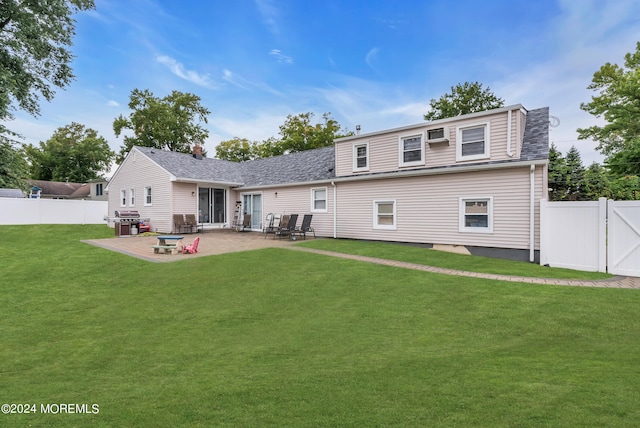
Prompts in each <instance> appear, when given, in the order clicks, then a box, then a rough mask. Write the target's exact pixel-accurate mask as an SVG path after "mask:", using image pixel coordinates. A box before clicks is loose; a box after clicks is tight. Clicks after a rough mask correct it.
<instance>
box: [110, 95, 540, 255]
mask: <svg viewBox="0 0 640 428" xmlns="http://www.w3.org/2000/svg"><path fill="white" fill-rule="evenodd" d="M548 125H549V109H548V108H546V107H545V108H540V109H536V110H526V109H525V108H524V107H523V106H522V105H520V104H516V105H511V106H508V107H504V108H499V109H494V110H489V111H484V112H479V113H472V114H467V115H461V116H457V117H453V118H447V119H440V120H436V121H432V122H423V123H420V124H416V125H411V126H405V127H401V128H394V129H388V130H382V131H377V132H371V133H366V134H359V135H354V136H350V137H345V138H340V139H337V140H336V141H335V142H334V145H333V146H332V147H326V148H321V149H315V150H309V151H306V152H300V153H292V154H288V155H283V156H276V157H272V158H266V159H258V160H254V161H247V162H242V163H233V162H227V161H222V160H219V159H207V158H203V157H202V156H201V154H200V152H199V150H200V148H198V147H196V150H195V152H194V154H193V155H190V154H182V153H175V152H167V151H163V150H158V149H153V148H148V147H134V148H133V149H132V150H131V151H130V152H129V154H128V155H127V157H126V158H125V160H124V161H123V162H122V164H121V165H120V166H119V167H118V169H117V171H116V172H115V174H114V175H113V177H112V179H111V181H110V182H109V185H108V190H109V192H108V193H109V194H108V200H109V213H110V214H113V213H114V211H115V210H121V209H123V208H127V209H137V210H139V211H140V213H141V215H142V216H143V217H149V218H151V223H152V228H153V230H156V231H161V232H170V231H172V229H173V227H172V220H171V219H172V214H174V213H189V214H197V215H198V218H199V220H200V222H202V223H203V224H204V225H205V227H223V226H227V225H229V224H230V223H231V222H232V220H233V215H234V209H235V207H236V204H237V205H239V206H240V207H241V210H242V213H248V214H251V229H252V230H261V229H262V226H263V222H264V219H265V217H266V215H267V214H268V213H276V214H285V213H299V214H304V213H311V214H313V227H314V229H315V231H316V234H317V235H319V236H326V237H334V238H353V239H368V240H381V241H398V242H409V243H422V244H444V245H460V246H466V247H469V248H474V249H475V248H479V249H482V248H496V249H507V250H510V251H513V252H516V253H517V252H520V253H522V254H524V258H525V259H529V260H531V261H533V260H534V258H535V257H536V252H537V251H538V250H539V236H540V230H539V229H540V220H539V200H540V199H542V198H546V196H547V165H548V154H549V128H548Z"/></svg>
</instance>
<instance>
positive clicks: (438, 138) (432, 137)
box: [427, 126, 449, 144]
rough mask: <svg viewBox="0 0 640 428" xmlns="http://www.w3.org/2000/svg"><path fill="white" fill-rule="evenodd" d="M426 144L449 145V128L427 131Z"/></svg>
mask: <svg viewBox="0 0 640 428" xmlns="http://www.w3.org/2000/svg"><path fill="white" fill-rule="evenodd" d="M427 143H429V144H436V143H449V127H448V126H443V127H442V128H433V129H428V130H427Z"/></svg>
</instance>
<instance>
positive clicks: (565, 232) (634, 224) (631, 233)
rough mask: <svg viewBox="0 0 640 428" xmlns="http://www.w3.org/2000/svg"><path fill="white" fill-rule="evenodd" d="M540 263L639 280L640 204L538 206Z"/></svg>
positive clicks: (580, 203) (577, 203)
mask: <svg viewBox="0 0 640 428" xmlns="http://www.w3.org/2000/svg"><path fill="white" fill-rule="evenodd" d="M540 264H542V265H549V266H552V267H565V268H570V269H578V270H586V271H599V272H609V273H613V274H619V275H629V276H640V201H612V200H609V201H607V200H606V199H605V198H601V199H599V200H598V201H594V202H548V201H546V200H544V199H543V200H542V201H540Z"/></svg>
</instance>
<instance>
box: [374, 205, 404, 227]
mask: <svg viewBox="0 0 640 428" xmlns="http://www.w3.org/2000/svg"><path fill="white" fill-rule="evenodd" d="M389 203H391V204H393V224H378V204H389ZM396 206H397V204H396V200H395V199H376V200H374V201H373V228H374V229H382V230H396V224H397V222H398V217H397V214H396Z"/></svg>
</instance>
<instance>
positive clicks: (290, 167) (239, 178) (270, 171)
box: [136, 146, 335, 187]
mask: <svg viewBox="0 0 640 428" xmlns="http://www.w3.org/2000/svg"><path fill="white" fill-rule="evenodd" d="M136 149H137V150H139V151H140V152H142V153H144V154H145V156H148V157H149V159H151V160H152V161H154V162H155V163H157V164H158V165H160V166H161V167H162V168H164V169H165V170H166V171H167V172H169V173H170V174H172V175H174V176H176V177H177V178H178V179H181V180H198V181H211V182H219V183H230V184H236V185H244V186H246V187H254V186H267V185H274V184H289V183H291V184H293V183H305V182H309V181H318V180H327V179H331V178H333V177H335V172H334V170H333V169H334V165H335V162H334V159H335V157H334V156H335V155H334V148H333V146H331V147H323V148H320V149H314V150H306V151H304V152H297V153H291V154H287V155H281V156H273V157H270V158H264V159H257V160H252V161H246V162H229V161H224V160H220V159H210V158H204V157H195V156H193V155H190V154H185V153H178V152H170V151H166V150H158V149H154V148H151V147H138V146H136Z"/></svg>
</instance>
